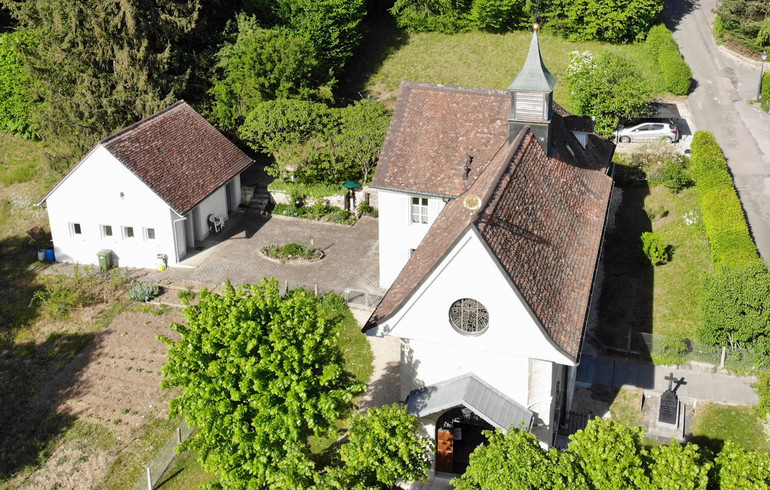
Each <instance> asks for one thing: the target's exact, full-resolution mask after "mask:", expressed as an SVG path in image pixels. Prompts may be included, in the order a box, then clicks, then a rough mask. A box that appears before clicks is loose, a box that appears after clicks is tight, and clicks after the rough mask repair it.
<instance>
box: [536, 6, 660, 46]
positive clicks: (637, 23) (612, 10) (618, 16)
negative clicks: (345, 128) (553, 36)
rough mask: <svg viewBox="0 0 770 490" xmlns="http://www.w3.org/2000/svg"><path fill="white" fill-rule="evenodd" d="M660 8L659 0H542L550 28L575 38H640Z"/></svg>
mask: <svg viewBox="0 0 770 490" xmlns="http://www.w3.org/2000/svg"><path fill="white" fill-rule="evenodd" d="M662 10H663V1H662V0H545V1H544V2H543V3H542V4H541V5H540V12H542V13H543V17H544V18H545V25H546V26H547V27H548V28H549V29H553V30H555V31H556V32H557V33H559V34H561V35H563V36H565V37H567V38H569V39H571V40H574V41H589V40H597V41H607V42H613V43H625V42H640V41H644V39H645V37H647V31H649V30H650V27H652V26H653V25H654V24H655V22H656V21H657V19H658V14H660V12H661V11H662Z"/></svg>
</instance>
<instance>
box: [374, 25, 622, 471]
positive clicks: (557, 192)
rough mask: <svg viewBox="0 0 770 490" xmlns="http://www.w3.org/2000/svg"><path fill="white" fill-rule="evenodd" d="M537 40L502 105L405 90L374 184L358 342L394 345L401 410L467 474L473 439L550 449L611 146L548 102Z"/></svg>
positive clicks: (586, 294) (572, 367) (579, 325)
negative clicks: (494, 431) (375, 289)
mask: <svg viewBox="0 0 770 490" xmlns="http://www.w3.org/2000/svg"><path fill="white" fill-rule="evenodd" d="M555 83H556V79H555V78H554V77H553V75H551V73H549V72H548V70H547V69H546V68H545V66H544V65H543V62H542V59H541V56H540V48H539V45H538V38H537V32H535V34H534V36H533V38H532V43H531V46H530V51H529V55H528V58H527V60H526V62H525V65H524V68H523V69H522V71H521V72H520V73H519V74H518V76H517V77H516V78H515V80H514V81H513V83H512V84H511V86H510V87H509V88H508V90H486V89H476V88H466V87H451V86H441V85H431V84H425V83H411V82H405V83H404V84H403V85H402V87H401V94H400V96H399V98H398V102H397V104H396V108H395V110H394V113H393V118H392V120H391V125H390V129H389V131H388V135H387V137H386V140H385V144H384V147H383V150H382V153H381V156H380V161H379V163H378V166H377V171H376V174H375V176H374V180H373V182H372V187H375V188H377V189H378V192H379V200H380V222H379V226H380V228H379V233H380V278H381V285H382V286H383V287H385V288H389V289H388V291H387V293H386V295H385V296H384V298H383V300H382V302H381V303H380V304H379V306H378V307H377V308H376V310H375V311H374V313H373V314H372V316H371V318H370V319H369V321H368V323H367V325H366V326H365V327H364V331H365V332H366V333H367V334H369V335H377V336H383V335H391V336H395V337H399V338H400V339H401V368H400V371H401V395H402V399H403V400H405V402H406V404H407V406H408V408H409V411H410V413H413V414H414V415H416V416H418V417H419V418H420V420H421V421H422V424H423V427H424V428H425V430H426V431H427V433H428V434H430V435H431V436H432V437H435V438H436V441H437V454H436V469H437V470H438V471H447V472H452V473H462V472H463V471H464V468H465V467H466V466H467V462H468V455H469V454H470V452H471V451H472V450H473V449H474V448H475V447H476V446H477V445H478V444H479V443H481V442H482V441H483V436H482V435H481V434H480V432H481V430H483V429H488V428H493V427H495V428H510V427H517V426H524V427H527V428H531V430H532V431H533V432H534V433H535V434H536V435H537V436H538V438H539V439H540V441H541V444H542V445H543V446H545V447H550V446H551V445H553V443H554V441H555V437H556V428H557V427H558V424H559V421H560V416H561V414H562V412H564V411H565V410H567V406H566V405H567V403H568V400H569V399H570V398H571V393H572V390H574V380H575V373H576V366H577V364H578V362H579V360H580V352H581V348H582V342H583V335H584V329H585V320H586V317H587V313H588V309H589V304H590V296H591V291H592V288H593V280H594V274H595V270H596V266H597V262H598V258H599V253H600V250H601V240H602V236H603V230H604V225H605V219H606V215H607V207H608V203H609V199H610V192H611V189H612V177H611V176H610V175H609V172H610V169H611V160H612V154H613V152H614V145H613V144H612V143H611V142H609V141H608V140H605V139H603V138H601V137H600V136H598V135H596V134H594V133H593V124H592V121H591V120H590V118H584V117H577V116H572V115H570V114H568V113H567V112H566V111H565V110H564V109H563V108H561V107H560V106H558V105H557V104H555V103H554V102H553V100H552V93H553V88H554V85H555Z"/></svg>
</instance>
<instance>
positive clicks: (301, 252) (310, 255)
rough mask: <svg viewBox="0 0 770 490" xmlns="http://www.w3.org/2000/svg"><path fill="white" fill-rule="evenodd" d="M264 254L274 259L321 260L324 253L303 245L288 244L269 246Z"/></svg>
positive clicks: (263, 251)
mask: <svg viewBox="0 0 770 490" xmlns="http://www.w3.org/2000/svg"><path fill="white" fill-rule="evenodd" d="M262 253H263V254H265V255H267V256H268V257H270V258H272V259H278V260H288V259H305V260H310V259H320V258H321V257H323V252H321V251H320V250H318V249H317V248H314V247H309V246H307V245H301V244H299V243H287V244H284V245H268V246H267V247H264V248H263V249H262Z"/></svg>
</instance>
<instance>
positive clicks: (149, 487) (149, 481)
mask: <svg viewBox="0 0 770 490" xmlns="http://www.w3.org/2000/svg"><path fill="white" fill-rule="evenodd" d="M147 490H152V474H151V473H150V467H149V466H148V467H147Z"/></svg>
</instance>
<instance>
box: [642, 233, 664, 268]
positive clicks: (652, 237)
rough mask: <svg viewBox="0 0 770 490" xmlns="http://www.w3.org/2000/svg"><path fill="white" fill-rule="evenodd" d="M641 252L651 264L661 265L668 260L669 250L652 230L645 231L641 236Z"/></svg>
mask: <svg viewBox="0 0 770 490" xmlns="http://www.w3.org/2000/svg"><path fill="white" fill-rule="evenodd" d="M641 241H642V253H643V254H644V256H645V257H647V260H649V261H650V264H652V265H654V266H655V265H662V264H665V263H666V262H668V260H669V256H670V254H669V250H668V247H667V246H666V245H664V244H663V243H662V242H661V239H660V235H659V234H657V233H654V232H649V231H645V232H644V233H642V236H641Z"/></svg>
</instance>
